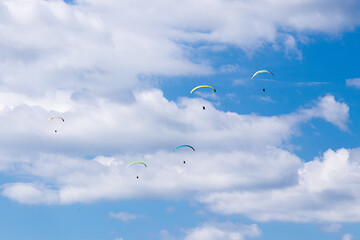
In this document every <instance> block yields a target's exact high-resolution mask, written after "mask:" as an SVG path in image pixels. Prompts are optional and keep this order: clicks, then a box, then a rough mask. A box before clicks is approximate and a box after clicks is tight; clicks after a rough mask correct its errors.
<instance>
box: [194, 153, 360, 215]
mask: <svg viewBox="0 0 360 240" xmlns="http://www.w3.org/2000/svg"><path fill="white" fill-rule="evenodd" d="M359 153H360V150H359V149H353V150H347V149H339V150H338V151H336V152H335V151H333V150H328V151H327V152H325V153H324V155H323V157H322V159H318V158H315V159H314V160H313V161H310V162H307V163H304V165H303V167H301V168H299V170H298V182H297V183H296V184H294V185H293V186H291V187H286V188H273V189H266V190H261V191H256V192H255V191H238V190H235V191H223V192H217V193H213V194H209V195H206V196H205V195H204V196H202V197H201V198H200V201H202V202H205V203H207V204H209V206H210V208H211V209H212V210H213V211H216V212H219V213H225V214H233V213H242V214H245V215H247V216H249V217H250V218H252V219H256V220H258V221H270V220H279V221H295V222H309V221H320V222H356V221H359V220H360V219H359V214H360V208H359V203H360V195H359V193H358V192H357V190H356V189H358V188H359V186H360V182H359V177H360V155H359Z"/></svg>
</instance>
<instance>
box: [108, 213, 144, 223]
mask: <svg viewBox="0 0 360 240" xmlns="http://www.w3.org/2000/svg"><path fill="white" fill-rule="evenodd" d="M109 214H110V217H112V218H116V219H119V220H121V221H123V222H129V221H132V220H135V219H137V218H139V216H138V215H136V214H133V213H128V212H117V213H115V212H110V213H109Z"/></svg>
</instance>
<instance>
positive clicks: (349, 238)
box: [341, 234, 353, 240]
mask: <svg viewBox="0 0 360 240" xmlns="http://www.w3.org/2000/svg"><path fill="white" fill-rule="evenodd" d="M341 240H353V235H352V234H344V236H343V237H342V238H341Z"/></svg>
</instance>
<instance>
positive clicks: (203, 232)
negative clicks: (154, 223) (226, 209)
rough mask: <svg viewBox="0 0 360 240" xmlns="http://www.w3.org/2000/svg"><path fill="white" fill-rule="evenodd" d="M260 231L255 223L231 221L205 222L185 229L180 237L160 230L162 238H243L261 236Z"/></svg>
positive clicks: (191, 239) (236, 239) (237, 239)
mask: <svg viewBox="0 0 360 240" xmlns="http://www.w3.org/2000/svg"><path fill="white" fill-rule="evenodd" d="M261 234H262V232H261V230H260V228H259V227H258V226H257V225H256V224H252V225H244V224H235V223H232V222H205V223H203V224H201V225H199V226H197V227H195V228H192V229H188V230H186V235H185V236H184V237H181V238H175V237H173V236H171V235H170V234H169V233H168V232H167V231H166V230H162V231H161V232H160V236H161V238H162V240H176V239H182V240H197V239H209V240H245V239H249V238H256V237H259V236H261Z"/></svg>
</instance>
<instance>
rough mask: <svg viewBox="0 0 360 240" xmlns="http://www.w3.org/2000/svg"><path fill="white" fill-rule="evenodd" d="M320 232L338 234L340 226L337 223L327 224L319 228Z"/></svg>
mask: <svg viewBox="0 0 360 240" xmlns="http://www.w3.org/2000/svg"><path fill="white" fill-rule="evenodd" d="M321 228H322V230H324V231H325V232H330V233H331V232H339V231H340V229H341V228H342V225H341V224H339V223H329V224H325V225H322V226H321Z"/></svg>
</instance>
